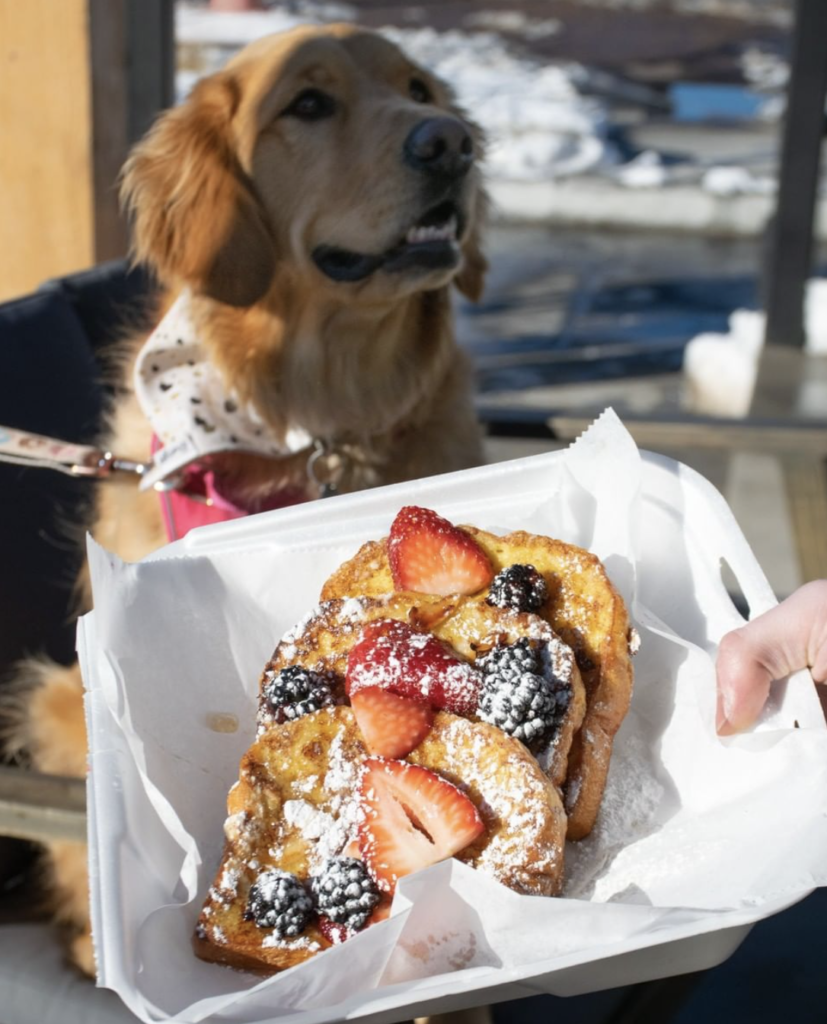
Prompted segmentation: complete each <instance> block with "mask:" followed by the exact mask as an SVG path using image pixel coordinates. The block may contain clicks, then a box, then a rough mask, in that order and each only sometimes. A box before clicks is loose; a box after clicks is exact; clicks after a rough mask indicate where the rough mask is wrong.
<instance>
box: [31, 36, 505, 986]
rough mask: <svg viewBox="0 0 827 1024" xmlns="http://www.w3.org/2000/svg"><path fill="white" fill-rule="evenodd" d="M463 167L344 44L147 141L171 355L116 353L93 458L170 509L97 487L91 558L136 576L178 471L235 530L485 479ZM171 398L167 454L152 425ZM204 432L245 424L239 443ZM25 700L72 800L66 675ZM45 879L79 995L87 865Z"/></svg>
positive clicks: (409, 83) (431, 94)
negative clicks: (216, 501) (436, 477)
mask: <svg viewBox="0 0 827 1024" xmlns="http://www.w3.org/2000/svg"><path fill="white" fill-rule="evenodd" d="M481 145H482V140H481V138H480V133H479V131H478V130H477V129H476V127H475V126H474V125H473V124H472V123H470V122H469V121H468V120H467V119H466V118H465V116H464V115H463V114H462V112H461V111H460V110H458V108H457V106H456V104H455V102H454V99H453V97H452V95H451V92H450V90H449V89H448V88H447V87H446V86H445V84H443V83H442V82H441V81H439V80H438V79H436V78H435V77H434V76H433V75H432V74H430V73H429V72H428V71H427V70H425V69H424V68H421V67H419V66H417V65H416V64H414V63H413V62H412V61H410V60H409V59H408V58H407V57H406V56H405V55H404V54H403V53H402V52H400V50H399V49H398V48H397V47H396V46H394V45H393V44H391V43H390V42H388V41H386V40H385V39H383V38H381V37H380V36H378V35H375V34H373V33H371V32H368V31H365V30H363V29H359V28H356V27H353V26H331V27H325V28H318V27H305V28H301V29H297V30H295V31H292V32H289V33H285V34H283V35H277V36H270V37H267V38H262V39H260V40H258V41H257V42H255V43H253V44H252V45H250V46H248V47H247V48H246V49H244V50H243V51H242V52H240V53H239V54H238V55H237V56H236V57H234V58H233V59H232V60H231V61H230V62H229V63H228V64H227V65H226V67H225V68H224V69H223V70H221V71H219V72H218V73H216V74H213V75H212V76H210V77H208V78H205V79H204V80H202V81H201V82H199V83H198V84H197V85H196V86H195V88H194V89H193V91H192V93H191V95H190V96H189V98H188V99H187V100H186V101H185V102H184V103H183V104H181V105H180V106H178V107H176V108H175V109H172V110H170V111H168V112H166V113H164V114H163V115H162V116H161V117H160V118H159V120H158V121H157V123H156V124H155V126H154V127H153V128H152V130H151V131H150V132H149V134H148V136H147V137H146V139H145V140H144V141H143V142H141V143H140V144H139V145H138V146H137V148H136V149H135V151H134V152H133V154H132V155H131V156H130V158H129V160H128V162H127V164H126V167H125V169H124V173H123V182H122V190H123V197H124V202H125V205H126V207H127V209H128V210H129V212H130V214H131V216H132V221H133V228H134V251H135V255H136V257H137V259H139V260H141V261H144V262H146V263H147V264H149V265H150V266H151V267H152V268H154V270H155V271H156V273H157V275H158V277H159V280H160V281H161V283H162V285H163V286H164V290H165V297H164V300H163V303H162V307H163V308H162V310H161V313H163V314H164V319H163V321H162V324H163V323H168V318H169V316H171V315H172V314H173V312H174V311H176V310H178V312H176V313H175V315H176V316H178V315H179V313H180V308H181V307H180V302H182V301H183V302H184V303H185V314H186V323H187V326H186V332H188V333H186V337H182V336H177V337H173V335H175V334H176V333H177V331H178V322H177V321H176V323H175V324H173V326H168V331H167V337H166V339H164V338H163V337H162V338H161V341H160V342H159V341H158V337H157V332H155V334H153V336H152V337H153V338H154V339H155V340H154V341H152V340H150V342H147V338H146V336H143V337H140V338H136V339H134V341H132V342H130V343H129V344H128V345H127V346H126V348H125V355H124V358H123V361H122V366H123V372H124V376H123V383H124V386H123V388H122V389H121V391H120V394H121V397H119V398H118V399H117V400H116V401H115V403H114V406H113V408H112V410H111V415H110V417H109V421H108V433H107V434H106V436H105V438H104V440H105V447H106V448H107V449H109V450H111V451H112V452H114V453H115V454H116V455H117V456H119V457H120V458H125V459H133V460H136V461H138V462H142V463H148V462H149V460H150V452H151V451H152V450H154V449H156V450H157V449H158V447H159V441H160V447H161V452H162V453H163V454H164V455H165V456H166V454H169V453H170V452H171V453H172V456H173V458H172V459H171V461H170V462H169V463H165V462H164V460H163V459H159V457H158V455H157V454H156V459H155V462H154V463H152V473H153V474H155V478H156V479H157V480H160V479H162V478H163V479H164V480H165V481H166V485H167V486H168V485H170V483H172V484H173V485H174V486H175V487H177V488H178V490H177V491H175V490H173V491H172V492H170V491H165V492H164V494H162V495H160V496H159V493H158V491H157V490H153V489H152V488H149V489H139V487H138V485H137V483H136V482H135V479H134V478H131V477H128V476H126V475H123V476H122V475H120V474H116V475H113V476H112V477H111V478H109V479H107V480H106V481H103V482H102V483H101V484H100V485H99V494H98V497H97V505H96V517H95V520H94V522H93V523H92V524H91V529H92V533H93V535H94V536H95V537H96V539H97V540H98V541H99V542H100V543H101V544H103V545H104V546H105V547H106V548H108V549H109V550H111V551H114V552H115V553H117V554H118V555H119V556H120V557H121V558H124V559H126V560H130V561H131V560H136V559H139V558H141V557H143V556H144V555H146V554H147V553H148V552H150V551H151V550H152V549H154V548H156V547H158V546H159V545H161V544H163V543H165V542H166V541H167V539H168V535H167V531H166V530H165V516H164V514H163V506H162V499H166V500H167V501H168V499H169V497H170V494H172V495H173V496H174V497H175V498H176V499H180V500H183V501H190V502H195V503H197V502H196V499H197V498H198V497H199V495H196V496H195V497H187V496H186V495H187V488H188V486H189V485H190V484H191V482H192V470H193V451H195V453H196V458H195V462H196V464H197V465H198V466H199V467H200V470H201V471H202V474H203V471H204V470H205V469H206V470H208V472H207V474H206V475H207V476H208V477H209V481H210V486H211V487H212V488H213V490H214V492H215V493H216V494H220V496H221V498H222V500H223V501H224V503H225V504H226V505H227V506H228V507H231V508H232V509H233V510H234V512H233V514H240V513H241V512H247V511H256V510H260V509H266V508H271V507H275V506H278V505H280V504H286V503H291V502H295V501H298V500H305V499H311V498H315V497H318V496H319V493H320V489H322V488H324V487H325V486H326V485H332V486H335V488H336V489H337V490H339V491H348V490H355V489H359V488H363V487H369V486H374V485H377V484H385V483H391V482H394V481H401V480H406V479H414V478H417V477H422V476H427V475H431V474H434V473H441V472H444V471H448V470H455V469H460V468H463V467H467V466H470V465H473V464H476V463H479V462H480V461H481V436H480V431H479V428H478V425H477V423H476V420H475V417H474V413H473V408H472V398H471V377H470V373H469V367H468V364H467V362H466V359H465V358H464V356H463V355H462V353H461V351H460V350H459V348H458V347H457V344H456V341H455V338H454V334H453V331H452V324H451V301H450V286H451V285H454V286H456V287H457V288H458V289H459V290H460V291H461V292H462V293H463V294H464V295H466V296H467V297H469V298H470V299H477V298H478V297H479V295H480V292H481V290H482V285H483V277H484V273H485V269H486V262H485V259H484V257H483V254H482V252H481V249H480V240H479V232H480V223H481V217H482V214H483V212H484V195H483V191H482V188H481V183H480V171H479V166H478V159H479V156H480V150H481ZM159 330H160V328H159ZM176 351H177V352H178V354H179V355H182V356H183V355H187V353H189V356H188V358H183V357H182V358H178V359H177V360H176V357H175V352H176ZM188 367H189V368H190V370H191V371H192V372H191V379H190V380H189V382H188V383H187V385H186V386H187V387H190V385H192V386H193V387H195V386H196V384H197V381H196V379H195V378H200V375H201V373H202V371H203V372H204V373H206V374H207V375H208V376H209V379H210V383H209V387H207V388H206V391H204V390H202V391H198V390H197V387H196V388H195V390H193V391H191V392H190V393H189V395H188V397H187V395H186V394H184V395H183V397H182V395H181V394H180V393H179V392H180V391H181V388H183V386H184V385H183V384H181V379H179V378H178V377H175V374H176V373H178V372H179V371H182V372H184V371H187V368H188ZM141 375H143V376H141ZM166 376H170V377H171V378H172V382H171V381H170V380H166V379H165V377H166ZM133 382H135V383H134V386H133ZM216 388H217V389H218V392H217V393H216ZM168 393H169V394H168ZM176 395H177V397H178V399H179V402H178V406H177V408H175V409H172V407H170V408H169V409H167V410H166V411H167V413H169V415H170V416H172V418H173V420H175V423H173V426H172V427H169V420H167V427H169V430H168V431H167V433H165V430H167V428H166V427H165V426H164V424H163V423H162V424H161V425H160V426H159V425H158V424H157V423H156V422H155V420H154V419H153V415H154V412H153V410H155V411H157V410H156V408H155V406H156V405H157V406H158V407H159V408H160V406H161V405H163V402H164V401H166V399H167V398H171V397H174V396H176ZM153 403H155V404H153ZM204 403H207V405H209V404H210V403H212V404H211V409H212V412H211V413H210V414H209V415H206V414H204V412H203V409H204V408H205V406H204ZM182 410H183V411H182ZM216 410H218V412H219V413H220V414H221V415H222V416H224V415H225V413H226V415H227V416H230V414H231V413H232V414H235V415H236V416H239V415H241V414H243V416H242V421H241V426H240V427H239V429H238V431H237V432H234V428H233V426H232V417H231V416H230V419H229V420H227V419H226V416H225V419H224V420H223V421H222V422H221V423H220V424H218V425H216V423H215V422H212V421H211V419H210V417H211V416H214V415H217V413H216ZM239 410H240V412H239ZM162 412H163V409H162ZM182 416H183V417H184V420H185V421H186V417H187V416H189V417H190V420H189V421H186V422H185V421H182V419H181V417H182ZM175 417H177V419H175ZM162 419H163V416H162ZM182 422H183V426H182ZM228 423H229V426H228ZM153 435H155V439H156V440H154V441H153ZM167 435H168V436H167ZM205 439H206V440H205ZM182 441H183V442H184V443H183V447H182ZM202 442H203V443H202ZM188 445H194V446H195V447H194V449H193V448H192V447H188ZM182 451H183V454H182ZM165 466H171V467H173V468H174V470H175V471H174V472H173V471H172V469H170V470H169V472H167V471H166V469H165ZM200 500H201V508H205V507H206V506H205V505H204V504H203V490H202V492H201V494H200ZM167 511H168V507H167ZM168 519H169V517H168V516H167V520H168ZM167 525H169V524H168V522H167ZM179 525H180V523H179ZM179 532H180V530H179ZM89 601H90V595H89V594H88V593H87V594H85V595H84V601H83V603H84V605H85V607H88V606H89ZM28 685H29V689H28V691H27V698H26V701H25V709H24V714H23V716H22V719H23V720H22V722H21V723H20V727H19V730H18V733H19V735H18V737H17V742H18V743H19V745H20V746H23V747H25V748H27V749H28V750H29V751H30V754H31V758H32V762H33V764H34V766H35V767H36V768H37V769H39V770H40V771H44V772H51V773H59V774H71V775H78V776H83V775H84V773H85V770H86V739H85V729H84V720H83V710H82V683H81V679H80V674H79V671H78V669H77V666H74V667H72V668H60V667H58V666H55V665H50V664H44V663H38V664H36V665H32V666H30V669H29V673H28ZM48 862H49V865H50V877H49V880H48V884H49V886H50V891H51V893H52V894H53V906H54V909H55V916H56V918H57V920H58V921H59V922H61V923H62V924H63V925H64V926H66V928H67V929H68V931H69V932H70V953H71V957H72V959H73V960H74V962H75V963H77V964H78V965H79V966H80V967H81V968H82V969H83V970H84V971H86V972H87V973H89V974H93V973H94V957H93V951H92V944H91V936H90V931H89V918H88V911H87V901H88V884H87V878H86V856H85V849H83V848H82V847H81V846H80V845H78V844H70V843H54V844H52V846H51V847H50V848H49V850H48ZM44 884H46V883H44Z"/></svg>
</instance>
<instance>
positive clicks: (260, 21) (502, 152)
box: [176, 3, 617, 181]
mask: <svg viewBox="0 0 827 1024" xmlns="http://www.w3.org/2000/svg"><path fill="white" fill-rule="evenodd" d="M480 16H482V17H483V21H484V22H486V23H488V24H492V25H499V26H500V27H503V25H506V26H507V27H508V30H509V31H516V30H517V29H518V28H519V27H520V25H521V24H522V22H525V24H524V25H522V27H523V28H527V29H528V31H529V32H534V33H535V35H542V34H544V33H545V34H550V33H551V32H553V31H554V26H553V25H552V24H551V23H550V22H546V21H537V20H535V21H532V20H530V19H528V20H526V19H522V16H519V17H517V16H515V15H514V13H513V12H508V11H502V12H491V11H489V12H481V15H480ZM333 17H338V18H339V20H352V18H353V11H352V9H349V8H347V7H345V6H343V5H338V4H337V5H331V4H310V3H305V4H304V5H302V7H301V12H300V13H299V14H298V15H296V14H290V13H287V12H286V11H284V10H282V9H280V8H271V9H270V10H267V11H257V12H245V13H242V14H236V13H219V12H214V11H209V10H207V9H205V8H202V7H195V6H190V5H188V4H181V3H179V4H178V5H177V6H176V34H177V37H178V41H179V43H180V44H184V45H190V46H192V45H200V46H204V47H209V46H212V47H213V48H214V51H213V53H212V54H210V55H209V59H210V61H211V63H210V64H208V66H207V67H205V68H204V69H203V71H212V70H215V69H216V68H217V67H218V66H220V64H221V63H223V62H224V60H226V59H227V57H228V56H229V53H230V51H231V49H234V48H238V47H240V46H242V45H244V44H245V43H248V42H251V41H252V40H253V39H257V38H259V37H260V36H262V35H265V34H267V33H268V32H279V31H283V30H285V29H288V28H293V27H295V26H296V25H299V24H306V23H307V22H309V21H310V22H324V21H330V20H332V18H333ZM521 19H522V21H521ZM383 34H384V35H385V36H387V38H389V39H391V40H392V41H393V42H395V43H396V44H397V45H398V46H400V47H401V48H402V49H403V50H405V52H406V53H408V54H409V55H410V56H411V57H412V58H413V59H414V60H415V61H417V62H418V63H420V64H422V65H423V66H424V67H427V68H429V69H430V70H431V71H433V72H434V73H435V74H436V75H438V76H439V77H440V78H442V79H444V80H445V81H446V82H448V83H449V84H450V85H451V86H452V88H453V89H454V92H455V93H456V96H457V99H458V101H459V104H460V106H461V107H463V108H464V109H466V110H468V111H471V112H472V114H473V117H474V118H475V119H476V121H477V122H478V123H479V124H480V126H481V127H482V128H483V130H484V131H485V132H486V135H487V136H488V140H489V145H488V150H487V154H486V173H487V174H488V175H489V176H490V177H493V178H496V179H501V180H511V181H532V180H534V181H536V180H548V179H555V178H561V177H568V176H570V175H575V174H583V173H586V172H593V171H595V170H597V169H599V168H601V167H605V166H611V165H613V164H614V163H616V162H617V158H616V156H615V155H614V150H613V147H611V146H610V145H609V144H608V143H607V142H606V138H605V135H606V127H607V124H608V118H607V115H606V110H605V107H604V105H603V104H602V103H600V102H599V101H597V100H595V99H591V98H588V97H585V96H583V95H582V93H581V91H580V89H579V88H578V86H577V85H575V79H577V80H578V82H580V83H582V82H587V81H588V74H587V73H586V72H585V70H584V69H583V68H579V67H576V66H574V65H572V66H559V65H549V64H540V63H538V62H535V61H533V60H528V59H526V58H521V57H517V56H515V55H514V54H513V53H512V52H511V51H510V50H509V48H508V46H507V44H506V42H505V40H504V39H503V38H502V37H501V36H499V35H498V34H497V33H496V32H493V31H479V32H472V33H466V32H459V31H449V32H437V31H435V30H434V29H432V28H430V27H423V28H409V29H399V28H386V29H384V30H383ZM195 77H196V76H195V75H194V74H193V73H191V72H189V73H187V72H185V73H179V75H178V81H177V86H178V93H179V96H183V95H184V94H185V93H186V92H187V91H188V90H189V89H190V88H191V86H192V84H193V81H194V78H195Z"/></svg>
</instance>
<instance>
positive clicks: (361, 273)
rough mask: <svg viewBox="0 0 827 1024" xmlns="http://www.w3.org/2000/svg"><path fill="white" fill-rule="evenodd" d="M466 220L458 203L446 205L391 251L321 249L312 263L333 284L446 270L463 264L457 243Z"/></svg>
mask: <svg viewBox="0 0 827 1024" xmlns="http://www.w3.org/2000/svg"><path fill="white" fill-rule="evenodd" d="M463 226H464V218H463V215H462V211H461V210H460V208H459V207H458V206H457V204H456V203H454V202H451V201H447V202H444V203H440V204H439V205H438V206H434V207H432V208H431V209H430V210H428V212H427V213H426V214H425V215H424V216H423V217H420V219H419V220H418V221H417V222H416V223H415V224H413V225H412V226H411V227H410V228H408V231H407V232H406V234H405V236H404V238H402V239H401V240H400V241H399V242H398V243H397V244H396V245H394V246H393V247H392V248H390V249H387V250H386V251H385V252H383V253H379V254H378V255H377V254H370V253H358V252H352V251H350V250H348V249H339V248H337V247H336V246H332V245H319V246H317V247H316V248H315V249H314V250H313V262H314V263H315V264H316V266H317V267H318V268H319V270H321V272H322V273H323V274H325V275H326V276H327V277H329V278H330V279H331V280H333V281H362V280H364V279H365V278H366V277H370V275H371V274H373V273H375V272H376V271H377V270H385V271H387V272H388V273H391V274H398V273H402V272H404V271H406V270H447V269H450V268H452V267H456V266H457V265H458V264H459V261H460V249H459V242H458V239H459V238H461V237H462V229H463Z"/></svg>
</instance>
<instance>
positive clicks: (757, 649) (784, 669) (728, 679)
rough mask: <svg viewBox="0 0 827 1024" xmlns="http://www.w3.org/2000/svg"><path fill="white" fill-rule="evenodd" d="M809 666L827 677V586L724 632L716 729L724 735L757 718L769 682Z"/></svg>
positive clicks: (814, 586)
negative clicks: (729, 631)
mask: <svg viewBox="0 0 827 1024" xmlns="http://www.w3.org/2000/svg"><path fill="white" fill-rule="evenodd" d="M806 666H809V667H810V668H811V669H812V671H813V676H814V677H815V679H816V680H817V681H821V680H823V679H824V678H825V676H827V581H825V580H816V581H814V582H812V583H808V584H806V585H805V586H803V587H801V588H800V589H799V590H797V591H796V592H795V593H794V594H792V595H791V596H790V597H788V598H787V599H786V600H785V601H782V603H781V604H780V605H778V606H777V607H776V608H773V609H771V610H770V611H768V612H765V613H764V614H763V615H759V616H758V618H756V619H753V620H752V622H749V623H747V624H746V625H745V626H742V627H741V628H740V629H736V630H733V631H732V632H731V633H727V634H726V636H725V637H724V638H723V639H722V640H721V644H720V647H719V649H718V659H717V674H718V715H717V727H718V732H719V733H720V734H721V735H722V736H727V735H731V734H732V733H734V732H738V731H740V730H741V729H746V728H747V727H748V726H750V725H752V724H753V722H755V720H756V719H757V718H758V716H759V715H760V713H761V710H762V708H763V707H764V705H765V704H766V701H767V697H768V696H769V691H770V683H771V682H772V681H773V680H774V679H784V678H785V677H786V676H788V675H789V674H790V673H791V672H794V671H796V670H797V669H800V668H804V667H806Z"/></svg>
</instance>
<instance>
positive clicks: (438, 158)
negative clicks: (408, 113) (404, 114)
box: [402, 117, 474, 178]
mask: <svg viewBox="0 0 827 1024" xmlns="http://www.w3.org/2000/svg"><path fill="white" fill-rule="evenodd" d="M402 149H403V152H404V155H405V162H406V163H407V164H408V166H409V167H413V169H414V170H415V171H423V172H425V173H426V174H434V175H439V176H440V177H444V178H461V177H462V176H463V175H464V174H467V173H468V170H469V169H470V167H471V164H472V163H473V162H474V140H473V139H472V138H471V134H470V132H469V131H468V129H467V128H466V127H465V125H464V124H462V122H461V121H457V120H456V118H453V117H430V118H428V120H427V121H420V122H419V124H418V125H416V127H415V128H414V129H413V130H412V131H411V133H410V134H409V135H408V137H407V139H405V144H404V146H403V147H402Z"/></svg>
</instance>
